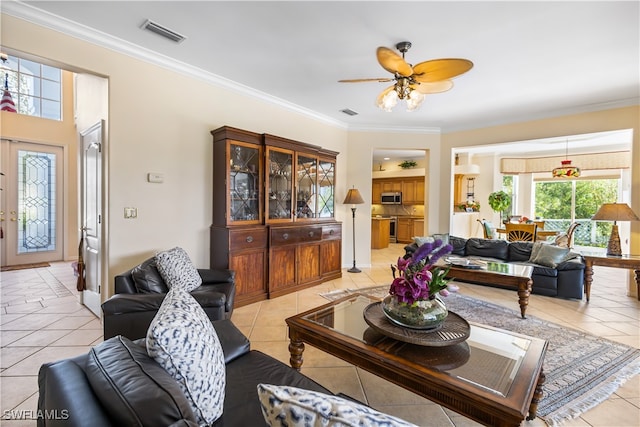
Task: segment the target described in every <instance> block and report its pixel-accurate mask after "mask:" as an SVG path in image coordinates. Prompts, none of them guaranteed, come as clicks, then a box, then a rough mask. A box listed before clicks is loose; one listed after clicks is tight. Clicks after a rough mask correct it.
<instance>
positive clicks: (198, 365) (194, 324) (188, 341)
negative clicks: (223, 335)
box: [146, 287, 226, 425]
mask: <svg viewBox="0 0 640 427" xmlns="http://www.w3.org/2000/svg"><path fill="white" fill-rule="evenodd" d="M146 344H147V352H148V353H149V356H150V357H152V358H153V359H154V360H155V361H156V362H158V363H159V364H160V366H162V367H163V368H164V369H165V370H166V371H167V372H168V373H169V375H171V376H172V377H173V378H174V379H175V380H176V381H177V382H178V384H179V386H180V388H181V389H182V391H183V392H184V394H185V396H186V397H187V400H189V402H190V404H191V407H192V409H193V412H194V414H195V415H196V417H197V418H198V423H199V424H200V425H203V424H204V425H209V424H211V423H213V422H214V421H215V420H217V419H218V418H220V416H221V415H222V411H223V408H224V396H225V383H226V367H225V363H224V354H223V351H222V346H221V345H220V340H219V339H218V335H217V334H216V331H215V329H213V325H212V324H211V321H210V320H209V318H208V317H207V315H206V313H205V312H204V310H203V309H202V307H200V304H198V302H197V301H196V300H195V299H194V298H193V297H192V296H191V294H189V292H186V291H185V290H184V289H181V288H179V287H176V288H172V289H170V290H169V292H168V293H167V296H166V297H165V299H164V301H163V302H162V305H161V306H160V309H159V310H158V313H157V314H156V316H155V317H154V318H153V321H152V322H151V325H150V326H149V330H148V331H147V338H146Z"/></svg>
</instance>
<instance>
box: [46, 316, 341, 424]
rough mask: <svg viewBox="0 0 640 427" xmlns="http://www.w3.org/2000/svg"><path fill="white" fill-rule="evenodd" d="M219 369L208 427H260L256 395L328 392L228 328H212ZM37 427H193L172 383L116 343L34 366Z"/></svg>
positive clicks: (126, 343)
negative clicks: (220, 401) (216, 415)
mask: <svg viewBox="0 0 640 427" xmlns="http://www.w3.org/2000/svg"><path fill="white" fill-rule="evenodd" d="M213 326H214V328H215V330H216V333H217V335H218V338H219V339H220V343H221V345H222V349H223V352H224V358H225V364H226V388H225V400H224V412H223V415H222V417H221V418H220V419H218V420H217V421H216V422H215V423H214V424H213V426H216V427H217V426H227V427H229V426H261V425H265V421H264V418H263V415H262V412H261V409H260V401H259V399H258V394H257V391H256V387H257V385H258V384H259V383H267V384H274V385H289V386H293V387H299V388H303V389H307V390H314V391H318V392H322V393H327V394H331V392H330V391H329V390H327V389H325V388H324V387H322V386H321V385H319V384H318V383H316V382H315V381H313V380H311V379H310V378H308V377H306V376H304V375H303V374H301V373H299V372H298V371H296V370H295V369H293V368H291V367H289V366H287V365H285V364H284V363H282V362H280V361H278V360H276V359H274V358H272V357H270V356H268V355H266V354H264V353H261V352H259V351H255V350H251V349H250V344H249V341H248V340H247V338H246V337H245V336H244V335H243V334H242V333H241V332H240V331H239V330H238V329H237V328H236V327H235V326H234V325H233V323H232V322H231V321H230V320H220V321H215V322H213ZM38 388H39V397H38V414H41V416H40V417H39V419H38V426H39V427H45V426H65V427H74V426H82V427H84V426H92V427H101V426H123V425H128V426H135V425H146V426H197V423H196V421H195V420H196V418H195V417H194V414H193V412H192V410H191V408H190V407H189V405H188V403H187V402H186V397H185V395H184V394H183V392H182V391H181V390H180V388H179V387H178V385H177V383H176V382H175V380H174V379H173V378H172V377H171V376H170V375H169V374H168V373H167V372H166V371H165V370H164V369H163V368H162V367H160V365H158V364H157V363H156V362H155V361H154V360H153V359H152V358H151V357H149V356H148V355H147V351H146V348H145V344H144V340H138V341H130V340H128V339H127V338H125V337H122V336H117V337H114V338H112V339H110V340H108V341H105V342H103V343H101V344H99V345H98V346H96V347H94V349H92V350H91V352H89V353H88V354H84V355H81V356H77V357H74V358H71V359H65V360H61V361H57V362H53V363H47V364H44V365H42V367H41V368H40V372H39V373H38Z"/></svg>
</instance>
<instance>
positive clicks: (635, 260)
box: [581, 252, 640, 301]
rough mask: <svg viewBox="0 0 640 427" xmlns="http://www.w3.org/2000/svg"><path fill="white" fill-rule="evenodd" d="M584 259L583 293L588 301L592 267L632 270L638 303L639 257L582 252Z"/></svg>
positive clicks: (639, 289)
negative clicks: (634, 275) (634, 276)
mask: <svg viewBox="0 0 640 427" xmlns="http://www.w3.org/2000/svg"><path fill="white" fill-rule="evenodd" d="M581 255H582V258H583V259H584V264H585V269H584V293H585V295H586V297H587V301H589V297H590V296H591V283H592V282H593V266H594V265H601V266H603V267H614V268H626V269H630V270H634V271H635V274H636V294H637V298H638V301H640V255H620V256H615V255H605V254H598V253H590V252H582V254H581Z"/></svg>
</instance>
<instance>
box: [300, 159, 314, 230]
mask: <svg viewBox="0 0 640 427" xmlns="http://www.w3.org/2000/svg"><path fill="white" fill-rule="evenodd" d="M317 166H318V159H316V158H315V157H307V156H304V155H298V161H297V168H296V173H297V182H296V218H301V219H302V218H304V219H310V218H315V217H316V215H317V213H316V189H317V181H316V178H317V175H316V174H317Z"/></svg>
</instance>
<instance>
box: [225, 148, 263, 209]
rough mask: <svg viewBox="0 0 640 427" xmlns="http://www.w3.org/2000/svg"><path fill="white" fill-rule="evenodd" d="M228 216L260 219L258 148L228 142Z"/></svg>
mask: <svg viewBox="0 0 640 427" xmlns="http://www.w3.org/2000/svg"><path fill="white" fill-rule="evenodd" d="M229 151H230V152H229V159H230V160H229V165H230V169H229V218H230V219H231V221H260V179H259V171H260V167H259V166H260V150H259V149H258V148H257V147H252V146H245V145H237V144H229Z"/></svg>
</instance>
